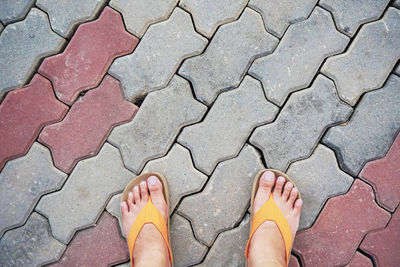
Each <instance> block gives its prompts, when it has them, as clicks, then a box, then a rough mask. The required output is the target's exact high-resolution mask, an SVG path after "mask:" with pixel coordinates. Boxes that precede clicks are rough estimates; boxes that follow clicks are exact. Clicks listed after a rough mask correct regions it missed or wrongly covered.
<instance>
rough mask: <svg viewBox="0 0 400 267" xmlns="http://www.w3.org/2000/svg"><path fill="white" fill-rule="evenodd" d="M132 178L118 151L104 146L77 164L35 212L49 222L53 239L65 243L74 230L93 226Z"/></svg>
mask: <svg viewBox="0 0 400 267" xmlns="http://www.w3.org/2000/svg"><path fill="white" fill-rule="evenodd" d="M132 177H134V174H133V173H131V172H130V171H128V170H126V169H125V168H124V166H123V163H122V160H121V156H120V153H119V151H118V149H116V148H115V147H113V146H111V145H110V144H108V143H106V144H104V146H103V148H102V149H101V150H100V152H99V154H98V155H97V156H96V157H94V158H90V159H85V160H82V161H80V162H79V163H78V164H77V166H76V167H75V169H74V170H73V172H72V173H71V175H70V176H69V178H68V180H67V182H66V183H65V184H64V186H63V188H62V189H61V190H60V191H58V192H55V193H52V194H49V195H46V196H44V197H42V199H41V200H40V202H39V204H38V205H37V207H36V210H37V211H39V212H40V213H42V214H44V215H45V216H46V217H47V218H49V222H50V225H51V229H52V232H53V236H54V237H55V238H57V239H58V240H60V241H61V242H63V243H68V242H69V241H70V240H71V238H72V236H73V234H74V233H75V232H76V230H78V229H81V228H84V227H86V226H90V225H93V224H94V222H95V221H96V219H97V218H98V217H99V216H100V214H101V212H102V210H103V209H104V206H105V205H106V203H107V199H108V198H109V197H110V195H111V194H113V193H116V192H118V191H120V190H122V189H123V188H124V187H125V185H126V184H127V183H128V182H129V181H130V180H131V179H132Z"/></svg>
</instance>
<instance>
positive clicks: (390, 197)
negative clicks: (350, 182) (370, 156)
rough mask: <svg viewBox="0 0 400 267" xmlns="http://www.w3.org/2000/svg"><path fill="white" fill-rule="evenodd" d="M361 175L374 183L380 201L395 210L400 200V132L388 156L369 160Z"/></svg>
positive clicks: (384, 205)
mask: <svg viewBox="0 0 400 267" xmlns="http://www.w3.org/2000/svg"><path fill="white" fill-rule="evenodd" d="M360 177H361V178H363V179H364V180H366V181H368V182H369V183H371V184H372V186H373V187H374V189H375V192H376V199H377V201H378V203H379V204H380V205H382V206H383V207H385V208H387V209H389V210H390V211H394V209H395V208H396V207H397V205H398V204H399V202H400V134H399V135H398V136H397V138H396V140H395V141H394V143H393V145H392V147H391V148H390V149H389V151H388V153H387V154H386V156H385V157H384V158H382V159H378V160H375V161H371V162H368V163H367V164H366V165H365V167H364V169H363V170H362V171H361V174H360Z"/></svg>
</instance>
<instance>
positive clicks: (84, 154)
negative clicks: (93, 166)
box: [39, 75, 138, 173]
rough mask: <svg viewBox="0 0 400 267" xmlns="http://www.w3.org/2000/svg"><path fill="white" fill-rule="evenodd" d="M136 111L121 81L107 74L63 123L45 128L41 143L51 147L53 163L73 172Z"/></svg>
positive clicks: (77, 103) (41, 135)
mask: <svg viewBox="0 0 400 267" xmlns="http://www.w3.org/2000/svg"><path fill="white" fill-rule="evenodd" d="M137 109H138V108H137V106H135V105H134V104H132V103H130V102H128V101H126V100H125V98H124V96H123V92H122V89H121V86H120V83H119V82H118V80H116V79H114V78H112V77H111V76H109V75H107V76H106V77H105V78H104V80H103V81H102V83H101V84H100V86H99V87H98V88H96V89H93V90H90V91H89V92H87V93H86V94H85V95H84V96H83V97H82V98H81V99H79V101H77V102H76V103H75V104H74V105H73V106H72V107H71V109H70V111H69V112H68V114H67V116H65V118H64V119H63V120H62V121H61V122H59V123H56V124H52V125H49V126H46V127H45V128H44V129H43V131H42V133H41V134H40V136H39V142H41V143H42V144H45V145H46V146H47V147H49V148H50V150H51V153H52V155H53V158H54V164H55V165H56V166H57V167H58V168H60V169H61V170H63V171H64V172H66V173H70V172H71V170H72V169H73V168H74V166H75V165H76V163H77V162H78V161H79V160H81V159H84V158H89V157H92V156H94V155H96V154H97V153H98V152H99V150H100V148H101V146H102V145H103V144H104V142H105V141H106V139H107V137H108V135H109V133H110V132H111V130H112V128H113V127H114V126H116V125H120V124H122V123H124V122H128V121H130V120H131V119H132V118H133V116H134V115H135V113H136V111H137Z"/></svg>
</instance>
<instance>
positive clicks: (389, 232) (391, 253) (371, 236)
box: [360, 208, 400, 267]
mask: <svg viewBox="0 0 400 267" xmlns="http://www.w3.org/2000/svg"><path fill="white" fill-rule="evenodd" d="M360 248H361V249H362V250H364V251H365V252H367V253H368V254H369V255H371V256H372V257H373V258H374V260H375V262H376V263H377V266H387V267H396V266H400V255H399V253H398V251H399V250H400V209H399V208H397V210H396V211H395V212H394V213H393V214H392V218H391V220H390V221H389V224H388V225H387V226H386V228H385V229H383V230H380V231H374V232H370V233H368V234H367V236H366V237H365V238H364V240H363V242H362V243H361V245H360Z"/></svg>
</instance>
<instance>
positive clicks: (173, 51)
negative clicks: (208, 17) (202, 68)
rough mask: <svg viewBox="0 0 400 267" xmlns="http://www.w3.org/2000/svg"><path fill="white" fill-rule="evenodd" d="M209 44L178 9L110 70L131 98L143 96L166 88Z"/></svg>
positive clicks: (153, 27) (187, 15)
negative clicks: (175, 75)
mask: <svg viewBox="0 0 400 267" xmlns="http://www.w3.org/2000/svg"><path fill="white" fill-rule="evenodd" d="M206 44H207V39H205V38H204V37H202V36H201V35H200V34H198V33H196V32H195V31H194V28H193V25H192V21H191V19H190V15H189V14H188V13H186V12H185V11H183V10H182V9H180V8H175V10H174V12H173V13H172V15H171V16H170V17H169V19H168V20H166V21H163V22H160V23H157V24H154V25H152V26H150V27H149V29H148V30H147V33H146V35H145V36H143V38H142V40H141V42H140V43H139V44H138V46H137V47H136V49H135V51H134V52H133V53H132V54H130V55H127V56H124V57H120V58H117V59H116V60H115V61H114V63H113V64H112V65H111V68H110V70H109V73H110V74H112V75H113V76H115V77H116V78H118V79H119V80H120V81H121V83H122V86H123V89H124V93H125V96H126V98H127V99H128V100H136V99H138V98H143V97H144V96H145V95H146V94H147V93H148V92H151V91H154V90H157V89H161V88H164V87H165V86H166V85H167V84H168V82H169V80H170V79H171V78H172V76H173V75H174V73H175V71H176V70H177V68H178V67H179V65H180V63H181V62H182V61H183V60H184V59H185V58H188V57H190V56H194V55H197V54H199V53H201V51H202V50H203V49H204V47H205V46H206ZM127 70H132V71H127Z"/></svg>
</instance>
